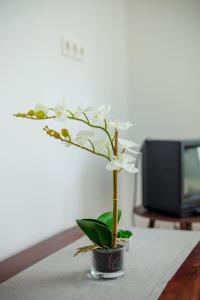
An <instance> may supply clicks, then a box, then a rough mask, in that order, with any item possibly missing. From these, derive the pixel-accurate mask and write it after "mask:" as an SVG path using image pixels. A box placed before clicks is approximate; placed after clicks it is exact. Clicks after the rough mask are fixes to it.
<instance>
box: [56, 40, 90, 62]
mask: <svg viewBox="0 0 200 300" xmlns="http://www.w3.org/2000/svg"><path fill="white" fill-rule="evenodd" d="M61 53H62V55H63V56H66V57H69V58H72V59H75V60H77V61H80V62H83V61H84V57H85V49H84V47H83V46H82V45H80V44H79V43H77V42H76V41H73V40H71V39H68V38H65V37H63V36H62V37H61Z"/></svg>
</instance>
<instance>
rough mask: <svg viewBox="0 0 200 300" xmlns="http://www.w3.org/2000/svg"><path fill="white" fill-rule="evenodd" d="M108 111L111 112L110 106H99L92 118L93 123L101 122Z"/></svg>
mask: <svg viewBox="0 0 200 300" xmlns="http://www.w3.org/2000/svg"><path fill="white" fill-rule="evenodd" d="M110 110H111V106H110V105H105V104H103V105H101V106H100V107H99V108H98V109H97V111H96V113H95V115H94V117H93V119H94V121H95V122H98V121H103V120H104V119H105V117H106V115H107V114H108V113H109V111H110Z"/></svg>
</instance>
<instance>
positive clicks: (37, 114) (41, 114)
mask: <svg viewBox="0 0 200 300" xmlns="http://www.w3.org/2000/svg"><path fill="white" fill-rule="evenodd" d="M35 116H36V118H38V119H44V118H45V117H46V114H45V113H44V112H43V111H41V110H40V111H37V112H36V114H35Z"/></svg>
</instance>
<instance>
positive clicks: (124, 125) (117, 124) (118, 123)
mask: <svg viewBox="0 0 200 300" xmlns="http://www.w3.org/2000/svg"><path fill="white" fill-rule="evenodd" d="M109 124H110V126H112V127H114V128H116V129H121V130H126V129H128V128H130V127H131V126H133V124H131V123H130V122H129V121H127V122H121V121H120V120H119V119H115V120H114V121H110V122H109Z"/></svg>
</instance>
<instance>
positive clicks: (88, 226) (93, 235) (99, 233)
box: [76, 219, 112, 247]
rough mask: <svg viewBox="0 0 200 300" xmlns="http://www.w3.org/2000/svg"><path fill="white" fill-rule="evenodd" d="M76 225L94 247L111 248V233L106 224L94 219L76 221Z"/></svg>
mask: <svg viewBox="0 0 200 300" xmlns="http://www.w3.org/2000/svg"><path fill="white" fill-rule="evenodd" d="M76 223H77V224H78V226H79V227H80V228H81V230H82V231H83V232H84V233H85V234H86V235H87V236H88V238H89V239H90V240H91V241H92V242H94V243H95V244H96V245H98V246H100V247H111V245H112V233H111V230H110V229H109V228H108V226H107V225H106V224H104V223H102V222H101V221H99V220H95V219H81V220H76Z"/></svg>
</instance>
